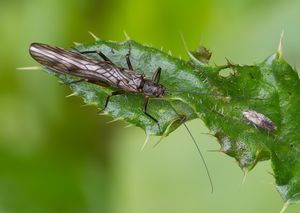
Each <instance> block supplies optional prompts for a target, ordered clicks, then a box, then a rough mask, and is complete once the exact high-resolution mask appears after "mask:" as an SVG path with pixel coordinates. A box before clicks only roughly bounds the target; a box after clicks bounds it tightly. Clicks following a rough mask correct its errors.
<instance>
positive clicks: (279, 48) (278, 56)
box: [276, 30, 284, 58]
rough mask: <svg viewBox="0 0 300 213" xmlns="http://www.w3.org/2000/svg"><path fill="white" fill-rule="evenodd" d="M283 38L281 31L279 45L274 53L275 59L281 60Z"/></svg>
mask: <svg viewBox="0 0 300 213" xmlns="http://www.w3.org/2000/svg"><path fill="white" fill-rule="evenodd" d="M283 36H284V30H282V32H281V35H280V39H279V44H278V49H277V52H276V55H277V58H282V56H283V53H282V50H283Z"/></svg>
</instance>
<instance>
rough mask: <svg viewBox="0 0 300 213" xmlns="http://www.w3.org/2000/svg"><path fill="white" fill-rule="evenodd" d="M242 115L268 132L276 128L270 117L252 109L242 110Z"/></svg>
mask: <svg viewBox="0 0 300 213" xmlns="http://www.w3.org/2000/svg"><path fill="white" fill-rule="evenodd" d="M243 115H244V117H245V118H247V120H248V121H250V122H251V123H253V124H254V125H255V126H258V127H260V128H262V129H264V130H266V131H268V132H272V131H275V130H276V129H277V126H276V125H275V124H274V122H273V121H272V120H271V119H270V118H268V117H267V116H265V115H263V114H261V113H258V112H256V111H254V110H247V111H244V112H243Z"/></svg>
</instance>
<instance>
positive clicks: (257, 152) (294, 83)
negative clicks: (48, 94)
mask: <svg viewBox="0 0 300 213" xmlns="http://www.w3.org/2000/svg"><path fill="white" fill-rule="evenodd" d="M76 49H77V50H79V51H86V50H101V51H102V52H103V53H104V54H105V55H106V56H107V57H108V58H110V59H111V60H112V61H113V62H114V63H115V64H116V65H117V66H121V67H126V66H127V65H126V60H125V55H126V54H127V53H128V52H129V51H130V59H131V62H132V64H133V67H134V70H135V71H136V72H141V73H145V74H146V76H147V77H148V78H151V77H152V75H153V73H154V71H155V70H156V69H157V68H158V67H161V68H162V74H161V79H160V83H161V84H162V85H164V86H165V87H166V88H167V90H168V95H167V96H166V97H165V98H162V99H151V102H150V104H149V106H148V110H149V111H148V112H149V113H150V114H151V115H152V116H153V117H155V118H156V119H157V120H158V121H159V123H160V126H161V129H162V131H160V130H159V128H158V126H157V124H156V123H155V122H154V121H153V120H151V119H149V118H148V117H147V116H145V114H144V113H143V111H142V106H143V99H144V96H143V94H126V95H122V96H115V97H112V98H111V101H110V102H109V104H108V107H107V109H106V110H105V114H108V115H110V116H112V117H113V118H115V119H122V120H125V121H126V122H129V123H132V124H134V125H136V126H139V127H141V128H142V129H144V130H145V132H146V134H147V135H163V136H166V135H168V134H169V133H171V132H172V131H174V130H175V129H176V128H177V127H179V126H180V125H181V124H182V123H183V122H185V121H188V120H191V119H195V118H200V119H202V120H203V121H204V122H205V124H206V125H207V127H208V128H209V129H210V131H211V134H213V135H215V137H216V138H217V139H218V141H219V143H220V145H221V149H220V151H222V152H224V153H226V154H227V155H229V156H231V157H234V158H235V159H236V160H237V162H238V164H239V166H240V167H241V168H242V169H243V170H244V171H250V170H251V169H253V168H254V166H255V165H256V164H257V163H258V162H259V161H263V160H268V159H271V162H272V167H273V171H274V177H275V180H276V186H277V190H278V192H279V193H280V195H281V196H282V197H283V199H284V200H285V201H287V202H288V203H293V202H296V201H298V200H299V198H300V193H299V192H300V162H299V161H300V154H299V151H300V142H299V138H300V133H299V132H300V131H298V130H299V128H300V82H299V78H298V74H297V73H296V72H295V70H293V69H292V68H291V66H290V65H288V64H287V63H286V62H285V61H284V60H283V59H282V58H281V55H280V54H279V53H277V54H274V55H272V56H270V57H269V58H267V59H266V60H265V61H263V62H262V63H259V64H256V65H251V66H249V65H245V66H242V65H236V64H231V63H228V64H227V65H224V66H209V65H206V64H205V63H203V60H202V61H198V60H201V59H203V57H202V55H203V54H200V53H199V54H200V55H199V54H196V53H197V52H193V53H189V55H190V57H191V61H189V62H186V61H183V60H181V59H178V58H174V57H172V56H170V55H168V54H166V53H164V52H162V51H159V50H157V49H154V48H151V47H147V46H144V45H141V44H138V43H136V42H134V41H132V40H128V41H125V42H122V43H117V42H111V41H101V40H98V41H96V42H95V43H92V44H80V45H77V46H76ZM198 52H199V51H198ZM89 56H90V57H94V58H97V59H99V60H101V59H100V58H99V57H98V56H97V55H96V54H90V55H89ZM204 58H206V59H209V57H204ZM224 69H226V70H227V75H226V76H224V75H223V74H222V73H223V72H224V71H222V70H224ZM46 70H47V72H49V73H51V74H54V75H56V76H58V77H59V78H60V79H61V80H62V81H63V82H65V83H67V82H71V81H74V80H75V79H76V78H74V77H72V76H65V75H61V74H57V73H55V72H53V71H51V70H49V69H46ZM228 73H229V74H228ZM70 87H71V89H72V90H73V91H74V94H76V95H78V96H80V97H82V98H83V99H84V101H85V102H86V103H87V104H90V105H95V106H96V107H97V108H99V109H102V108H103V107H104V103H105V99H106V97H107V95H108V94H109V93H110V92H111V91H112V89H109V88H102V87H100V86H97V85H93V84H90V83H87V82H81V83H77V84H70ZM247 110H254V111H256V112H258V113H261V114H263V115H265V116H267V117H268V118H270V119H271V120H272V121H273V123H274V124H275V125H276V127H277V129H276V130H275V131H267V130H266V129H263V128H260V127H257V126H255V125H254V124H253V123H251V122H250V121H249V120H247V119H246V118H245V117H244V116H243V112H244V111H247Z"/></svg>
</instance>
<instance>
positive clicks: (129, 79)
mask: <svg viewBox="0 0 300 213" xmlns="http://www.w3.org/2000/svg"><path fill="white" fill-rule="evenodd" d="M29 52H30V55H31V56H32V58H34V59H35V60H36V61H37V62H39V63H40V64H42V65H44V66H46V67H49V68H51V69H54V70H56V71H57V72H59V73H63V74H69V75H73V76H77V77H80V78H81V80H79V81H87V82H90V83H94V84H98V85H100V86H104V87H112V88H115V89H117V90H116V91H113V92H112V93H111V94H109V95H108V96H107V98H106V101H105V105H104V108H103V109H102V111H104V110H105V109H106V107H107V105H108V103H109V100H110V98H111V97H113V96H116V95H122V94H125V93H139V94H143V95H144V97H145V98H144V105H143V112H144V114H145V115H146V116H148V117H149V118H150V119H152V120H153V121H155V122H156V123H157V125H158V128H159V129H160V130H161V128H160V125H159V122H158V120H157V119H156V118H154V117H153V116H152V115H150V114H149V113H148V112H147V108H148V104H149V100H150V98H151V97H157V98H162V97H164V95H165V90H166V89H165V87H164V86H163V85H161V84H159V78H160V73H161V68H160V67H158V68H157V70H156V71H155V72H154V74H153V76H152V79H151V80H149V79H147V78H146V76H145V75H144V74H140V73H137V72H134V71H133V67H132V64H131V62H130V59H129V54H127V55H126V61H127V66H128V68H127V69H126V68H123V67H118V66H116V65H114V64H113V62H112V61H111V60H110V59H109V58H107V57H106V56H105V55H104V54H103V53H102V52H101V51H98V50H95V51H84V52H76V51H70V50H65V49H62V48H59V47H52V46H50V45H47V44H40V43H32V44H31V45H30V48H29ZM86 53H97V54H98V55H99V56H100V57H101V58H102V59H103V60H104V61H99V60H95V59H91V58H89V57H87V56H85V55H83V54H86Z"/></svg>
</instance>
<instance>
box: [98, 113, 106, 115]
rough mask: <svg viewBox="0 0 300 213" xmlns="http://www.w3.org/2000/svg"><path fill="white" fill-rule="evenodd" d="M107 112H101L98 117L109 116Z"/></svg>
mask: <svg viewBox="0 0 300 213" xmlns="http://www.w3.org/2000/svg"><path fill="white" fill-rule="evenodd" d="M107 114H108V113H107V112H99V113H98V115H107Z"/></svg>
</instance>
